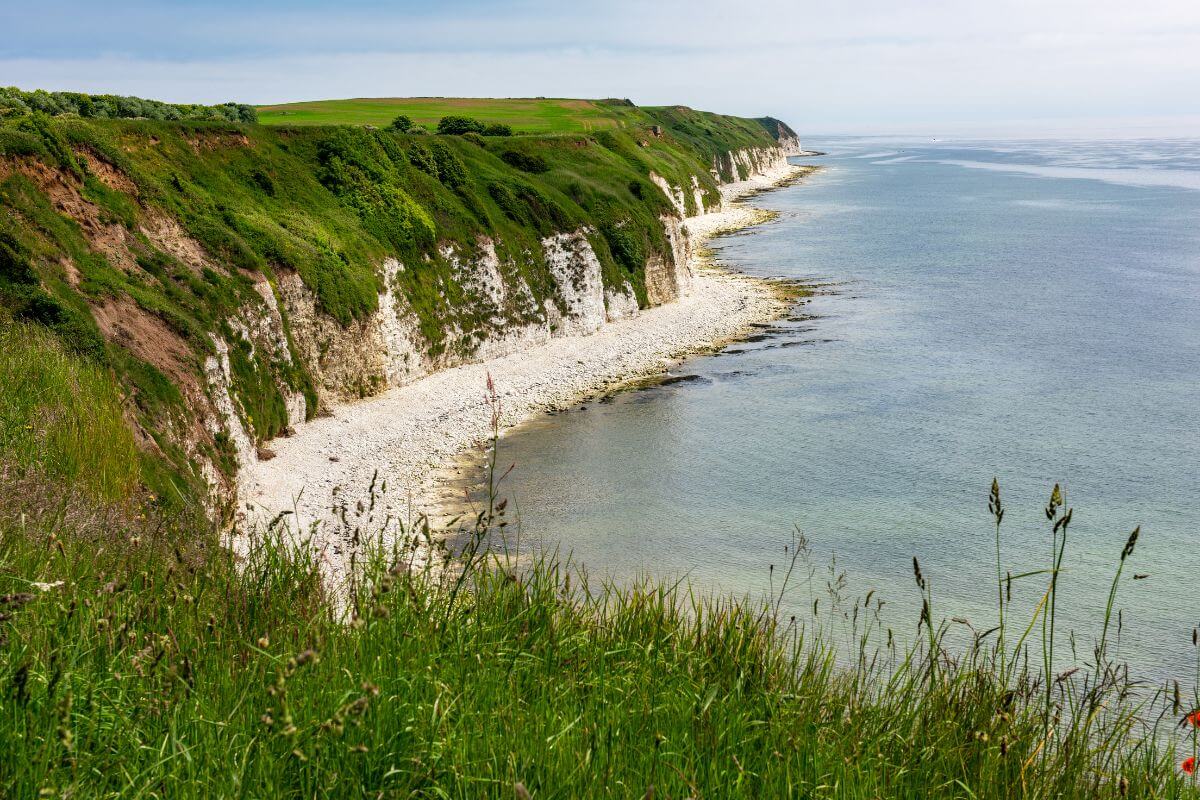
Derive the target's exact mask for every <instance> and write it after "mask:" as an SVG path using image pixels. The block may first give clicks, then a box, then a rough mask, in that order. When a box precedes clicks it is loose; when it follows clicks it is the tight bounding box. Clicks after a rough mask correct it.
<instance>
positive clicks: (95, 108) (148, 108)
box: [0, 86, 258, 122]
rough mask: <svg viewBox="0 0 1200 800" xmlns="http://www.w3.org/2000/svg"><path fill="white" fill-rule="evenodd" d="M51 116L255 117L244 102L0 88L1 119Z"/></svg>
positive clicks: (224, 119) (233, 119) (239, 119)
mask: <svg viewBox="0 0 1200 800" xmlns="http://www.w3.org/2000/svg"><path fill="white" fill-rule="evenodd" d="M34 113H37V114H48V115H49V116H52V117H59V116H76V117H85V118H90V119H161V120H184V119H190V120H213V121H219V122H256V121H257V120H258V114H257V113H256V112H255V110H254V107H253V106H248V105H246V104H245V103H221V104H220V105H215V106H205V105H198V104H196V103H164V102H162V101H161V100H147V99H145V98H143V97H128V96H124V95H115V94H85V93H83V92H47V91H46V90H44V89H37V90H34V91H32V92H25V91H22V90H20V89H18V88H17V87H15V86H0V118H4V117H21V116H26V115H28V114H34Z"/></svg>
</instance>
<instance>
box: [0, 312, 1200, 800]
mask: <svg viewBox="0 0 1200 800" xmlns="http://www.w3.org/2000/svg"><path fill="white" fill-rule="evenodd" d="M22 333H25V331H24V330H20V331H16V334H17V335H16V336H15V337H14V338H13V339H11V340H9V341H16V342H18V343H19V342H22V341H25V337H23V336H21V335H20V334H22ZM45 347H51V348H52V347H53V344H49V343H46V342H35V343H34V344H32V345H30V346H28V347H23V346H21V345H18V347H17V350H18V352H24V353H25V357H26V358H30V359H31V358H34V357H37V356H40V355H44V348H45ZM28 363H30V362H26V365H27V366H26V370H25V372H26V373H28V372H30V371H31V370H29V369H28ZM6 369H7V370H8V373H7V374H6V377H8V375H11V374H12V373H13V369H14V367H13V366H12V365H11V364H10V365H7V366H6ZM18 370H19V366H18ZM79 377H80V376H76V379H78V378H79ZM63 381H64V378H63V377H62V373H61V370H60V371H59V372H58V373H57V374H56V375H55V376H54V377H51V378H49V379H47V384H58V383H61V382H63ZM67 382H69V379H68V380H67ZM94 424H96V425H99V426H100V427H104V426H105V423H104V422H103V420H102V419H98V420H96V421H95V422H94ZM75 441H76V442H77V443H78V440H75ZM68 446H69V445H63V444H60V445H59V447H68ZM75 446H78V444H76V445H75ZM492 464H493V466H492V469H491V471H490V474H491V481H490V485H491V487H492V489H491V490H490V491H489V492H487V499H486V500H484V501H482V502H483V505H482V506H481V507H480V508H479V509H478V511H477V514H476V515H475V516H473V517H469V518H467V519H465V520H464V521H463V523H462V525H463V527H462V532H461V538H460V539H459V544H458V546H457V547H456V548H455V550H454V551H453V552H452V551H450V550H448V549H445V548H440V547H439V546H438V545H437V544H436V542H435V541H433V539H432V537H431V536H430V533H429V530H428V528H427V527H426V526H424V525H423V524H420V523H418V524H417V525H416V526H415V527H411V528H404V527H403V526H401V525H399V524H398V523H396V522H395V521H394V520H391V519H386V520H381V519H378V518H377V517H376V516H374V515H373V512H372V509H373V508H374V506H375V504H376V502H377V501H380V500H382V499H383V496H384V495H385V493H386V486H384V485H382V484H376V485H373V486H372V490H371V494H370V498H371V502H370V506H371V508H360V509H358V510H357V511H351V512H349V515H348V518H347V520H346V523H347V526H348V527H347V530H348V531H349V530H354V531H355V534H354V535H355V536H356V537H357V540H358V541H359V543H360V544H361V545H362V546H363V552H364V553H365V554H366V555H365V556H364V558H363V559H362V560H361V561H360V562H359V563H358V565H357V567H358V568H357V569H356V571H355V572H354V573H353V575H351V576H350V577H349V578H348V580H347V581H346V582H345V583H344V584H341V585H338V586H333V587H331V586H330V584H329V583H328V581H327V579H326V577H327V576H326V577H323V576H322V572H321V554H320V553H317V552H314V551H313V550H312V549H311V548H305V547H303V546H301V547H299V548H296V547H295V546H294V544H295V540H294V538H293V537H294V535H295V533H296V532H294V531H293V532H290V533H288V532H286V531H285V527H286V526H285V524H284V523H283V520H282V518H281V519H280V520H277V521H276V523H274V524H273V525H272V526H271V529H270V530H269V531H260V532H259V534H260V535H259V536H258V537H257V538H256V539H255V541H256V544H255V545H254V546H253V547H252V548H251V550H250V551H249V552H247V553H243V554H242V556H241V557H240V558H239V557H237V556H235V555H234V554H233V552H232V551H230V550H228V549H226V548H224V547H223V546H222V545H221V543H220V540H219V537H218V534H217V532H216V531H214V530H209V531H200V530H197V529H196V528H191V529H188V528H186V527H185V526H186V525H188V524H193V525H194V524H195V523H188V522H186V521H184V520H182V519H181V518H179V517H178V516H172V515H171V514H169V513H167V512H166V511H165V510H164V509H162V508H156V507H155V506H154V504H153V500H152V499H151V498H145V497H143V498H139V499H138V500H137V501H136V502H127V503H123V504H122V503H112V502H97V501H95V500H94V499H90V498H89V494H90V496H91V497H94V496H95V494H94V492H95V488H96V487H89V486H88V485H87V484H86V482H85V483H82V484H81V483H80V482H79V481H65V480H61V479H59V478H57V477H56V479H55V481H54V483H53V487H54V488H53V490H51V491H46V488H47V485H45V484H40V483H39V482H38V481H37V480H35V479H33V478H31V477H30V476H29V475H28V474H25V475H24V476H22V477H14V474H13V473H11V472H6V473H4V478H5V485H4V486H3V487H2V488H3V490H4V491H3V493H2V494H0V497H2V498H3V501H2V502H0V604H2V605H3V609H2V614H3V618H2V621H0V637H2V642H3V644H2V645H0V647H2V649H0V736H3V741H4V742H5V748H6V755H5V758H3V759H0V791H2V792H3V793H4V794H5V795H6V796H13V797H35V796H37V797H152V796H168V797H180V798H185V797H206V798H209V797H306V798H309V797H360V796H361V797H411V796H417V797H480V796H483V797H501V798H510V797H518V798H525V797H622V798H623V797H748V798H749V797H852V798H859V797H861V798H875V797H932V798H937V797H946V798H961V797H976V798H992V797H995V798H1011V797H1037V798H1050V797H1054V798H1095V797H1113V798H1118V797H1195V796H1197V793H1196V791H1195V784H1194V782H1193V777H1192V775H1191V774H1190V770H1189V766H1190V765H1192V764H1194V761H1189V760H1187V759H1192V758H1194V755H1195V748H1196V738H1195V737H1196V727H1195V725H1196V722H1197V721H1198V719H1197V715H1196V714H1195V713H1192V711H1193V708H1194V705H1193V703H1194V699H1193V698H1191V697H1188V698H1187V699H1186V701H1185V700H1184V699H1182V698H1181V697H1180V696H1179V695H1178V693H1177V692H1178V690H1176V694H1175V695H1174V696H1173V697H1172V696H1171V695H1170V694H1169V693H1165V692H1161V693H1159V694H1156V695H1154V696H1151V697H1142V699H1140V700H1139V699H1138V698H1139V697H1140V696H1139V695H1138V694H1137V693H1136V692H1135V691H1134V690H1135V688H1136V687H1135V686H1134V685H1133V684H1132V683H1131V682H1130V680H1129V678H1128V677H1127V676H1126V675H1125V674H1124V673H1123V672H1122V670H1121V668H1120V666H1119V665H1117V664H1114V663H1112V662H1111V661H1110V660H1109V658H1108V656H1107V654H1106V653H1107V651H1106V648H1105V641H1104V639H1103V638H1102V639H1101V641H1100V642H1099V643H1098V644H1097V646H1096V648H1095V650H1094V659H1093V660H1092V662H1091V663H1090V664H1089V663H1080V664H1079V665H1076V666H1075V667H1072V668H1069V669H1066V670H1064V671H1061V672H1056V671H1055V670H1053V669H1050V664H1052V663H1057V662H1052V661H1050V660H1048V659H1047V660H1043V653H1044V652H1045V650H1044V647H1045V646H1046V645H1047V644H1048V642H1049V639H1048V638H1047V635H1048V634H1047V631H1048V626H1052V625H1053V622H1054V617H1053V607H1054V604H1053V602H1052V601H1050V602H1047V601H1046V599H1047V598H1052V597H1053V593H1054V575H1055V574H1056V573H1055V572H1054V570H1055V569H1057V568H1061V567H1062V563H1063V558H1064V556H1063V555H1061V554H1062V553H1066V552H1068V551H1067V550H1066V548H1065V540H1066V536H1067V532H1068V529H1069V519H1070V516H1071V512H1070V510H1069V509H1065V508H1063V506H1062V504H1061V495H1060V494H1059V493H1058V491H1057V487H1056V488H1055V491H1054V492H1053V493H1052V494H1051V499H1050V502H1049V504H1048V506H1047V536H1048V537H1049V536H1051V535H1053V536H1054V537H1055V540H1056V543H1059V542H1062V543H1064V546H1063V547H1061V548H1060V549H1059V550H1058V551H1057V552H1058V553H1060V555H1058V556H1057V557H1056V561H1055V563H1054V564H1053V565H1047V569H1046V570H1044V571H1042V572H1039V573H1036V574H1029V575H1023V576H1008V575H1005V574H1004V573H1003V566H1004V565H1003V563H998V579H997V586H996V587H995V590H997V592H998V597H999V603H1000V604H1001V605H1000V608H998V609H997V612H998V618H1002V619H1003V623H1002V624H1001V625H1000V627H996V626H994V625H992V624H991V623H990V622H987V621H983V620H976V623H977V624H978V628H972V629H970V630H971V631H972V633H971V635H970V636H969V637H967V638H966V640H965V643H963V644H962V645H961V646H960V645H958V644H951V643H950V637H949V636H948V633H949V631H950V629H951V628H961V627H962V626H964V625H965V624H966V623H965V621H962V620H956V621H953V622H952V621H950V620H948V619H947V618H945V617H943V616H942V615H943V614H944V613H946V612H945V611H944V610H942V609H941V608H940V607H938V606H937V605H936V604H935V602H934V601H935V599H936V586H935V585H934V584H933V582H932V580H931V579H930V578H929V577H928V576H926V575H924V574H923V573H922V571H921V569H920V565H919V562H917V561H916V560H914V564H913V567H914V585H913V586H912V587H911V589H910V591H912V592H914V593H915V594H916V595H918V596H920V597H921V598H922V613H921V615H920V618H919V621H918V622H917V623H916V629H915V631H913V632H910V633H909V634H908V635H905V634H903V633H899V634H897V635H896V636H893V635H892V631H890V630H885V628H884V627H883V626H882V624H881V623H880V622H879V617H878V613H879V610H880V608H881V607H882V600H881V598H880V597H878V596H876V595H874V594H873V593H868V594H867V595H865V596H860V597H854V596H852V595H851V593H850V592H849V591H848V589H847V587H846V584H845V583H844V582H843V581H841V580H831V581H830V582H828V583H827V584H826V586H825V587H824V588H819V587H820V586H821V583H822V581H821V580H820V579H819V578H815V577H814V576H815V575H816V572H815V567H814V565H812V564H810V563H809V561H808V550H807V547H806V543H805V541H804V539H803V537H800V536H794V537H793V538H792V539H791V540H790V541H789V542H788V543H787V546H786V548H785V549H784V551H783V554H782V555H783V559H782V561H781V563H780V565H779V566H778V568H775V567H772V568H771V570H772V573H773V575H774V576H775V580H776V583H775V587H776V588H775V589H774V590H773V591H772V594H771V596H770V597H768V598H762V599H756V598H744V599H741V600H738V599H722V598H714V597H709V596H704V595H700V594H697V593H695V592H693V591H691V590H690V589H689V588H688V587H687V586H686V584H682V583H671V584H663V583H655V582H650V581H639V582H635V583H633V584H626V585H617V584H613V583H603V584H595V583H589V582H588V580H587V577H586V576H585V575H581V574H579V573H577V572H575V571H573V570H572V568H571V565H570V564H569V562H562V561H559V560H557V559H556V558H554V557H552V556H548V555H544V556H541V557H535V558H534V559H533V560H532V562H528V561H527V562H523V563H520V564H519V565H518V564H516V563H514V562H513V561H511V560H510V559H509V558H507V557H506V556H505V555H504V550H503V547H501V546H499V545H500V543H503V542H505V541H511V537H512V536H513V534H514V531H515V527H516V524H515V523H514V522H513V521H512V520H510V519H509V517H508V515H507V508H508V503H507V501H506V500H505V499H504V498H503V497H502V496H501V492H500V490H499V486H500V485H501V483H500V482H499V481H498V480H497V472H496V469H495V463H494V459H493V462H492ZM39 487H41V488H39ZM981 506H982V504H981ZM989 508H990V516H991V522H992V524H993V525H994V531H995V533H996V536H997V541H998V542H999V541H1000V536H1001V531H1002V522H1003V517H1004V509H1003V506H1002V504H1001V502H1000V490H999V486H998V485H994V486H993V491H992V497H991V502H990V506H989ZM980 511H981V514H980V522H981V523H984V522H985V516H984V514H983V513H982V511H983V509H982V508H980ZM1064 520H1067V521H1066V522H1064ZM1136 543H1137V542H1136V534H1135V535H1133V536H1130V537H1128V539H1127V540H1126V542H1125V545H1124V547H1123V548H1122V547H1118V548H1117V551H1116V552H1114V570H1115V574H1116V578H1115V579H1114V582H1113V594H1114V599H1115V598H1116V596H1117V595H1118V590H1119V587H1120V585H1121V577H1122V568H1123V567H1124V565H1125V563H1126V561H1127V560H1128V559H1132V558H1133V557H1134V556H1135V549H1136ZM431 552H432V553H434V554H435V555H436V558H434V559H433V560H432V561H430V560H427V559H426V558H425V555H426V554H428V553H431ZM1028 591H1033V592H1035V593H1039V594H1042V595H1043V596H1044V599H1043V602H1041V603H1039V604H1038V606H1037V611H1036V612H1035V615H1034V616H1033V618H1031V619H1015V618H1014V617H1013V616H1012V615H1011V612H1010V614H1009V615H1008V616H1004V615H1003V609H1004V606H1005V604H1006V597H1008V596H1011V595H1010V594H1009V593H1012V592H1028ZM1116 607H1117V606H1116V605H1114V604H1110V607H1109V609H1108V611H1107V612H1105V621H1106V622H1107V621H1109V620H1111V619H1112V617H1113V614H1114V613H1115V608H1116ZM1061 634H1062V632H1060V635H1061ZM959 638H960V640H961V637H959ZM902 642H905V643H903V644H902Z"/></svg>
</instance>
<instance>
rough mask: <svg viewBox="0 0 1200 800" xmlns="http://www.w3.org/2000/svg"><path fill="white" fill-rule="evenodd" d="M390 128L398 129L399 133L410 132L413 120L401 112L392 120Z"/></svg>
mask: <svg viewBox="0 0 1200 800" xmlns="http://www.w3.org/2000/svg"><path fill="white" fill-rule="evenodd" d="M388 128H390V129H391V130H394V131H396V132H397V133H408V132H409V131H411V130H412V129H413V121H412V119H410V118H409V117H408V116H407V115H405V114H401V115H399V116H398V117H396V118H395V119H394V120H392V122H391V124H390V125H388Z"/></svg>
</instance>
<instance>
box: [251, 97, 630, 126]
mask: <svg viewBox="0 0 1200 800" xmlns="http://www.w3.org/2000/svg"><path fill="white" fill-rule="evenodd" d="M618 109H619V107H618V106H614V105H610V104H605V103H602V102H599V101H594V100H570V99H560V98H544V97H539V98H504V99H501V98H471V97H376V98H361V97H360V98H354V99H347V100H315V101H310V102H303V103H283V104H280V105H272V106H259V107H258V120H259V122H261V123H262V124H264V125H375V126H378V127H384V126H386V125H387V124H388V123H390V122H391V121H392V120H393V119H395V118H396V117H397V116H399V115H400V114H404V115H406V116H408V117H409V118H410V119H412V121H413V122H415V123H416V124H418V125H420V126H422V127H424V128H426V129H428V130H430V131H432V130H434V129H435V128H436V127H437V123H438V120H439V119H441V118H442V117H445V116H452V115H462V116H468V117H474V118H476V119H479V120H482V121H483V122H485V123H490V122H503V123H507V124H509V125H511V126H512V127H513V130H514V131H519V132H526V133H528V132H537V133H581V132H585V131H594V130H604V129H606V128H614V127H619V126H621V125H622V124H624V117H623V115H622V114H621V113H619V110H618Z"/></svg>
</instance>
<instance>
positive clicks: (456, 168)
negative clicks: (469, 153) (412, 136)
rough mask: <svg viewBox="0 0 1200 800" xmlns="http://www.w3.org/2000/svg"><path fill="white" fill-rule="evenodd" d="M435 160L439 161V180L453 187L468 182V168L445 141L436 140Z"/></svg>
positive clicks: (433, 149)
mask: <svg viewBox="0 0 1200 800" xmlns="http://www.w3.org/2000/svg"><path fill="white" fill-rule="evenodd" d="M432 152H433V160H434V161H435V162H436V163H437V176H438V180H440V181H441V182H442V184H443V185H445V186H449V187H450V188H451V189H453V188H456V187H458V186H462V185H463V184H464V183H466V182H467V168H466V165H464V164H463V162H462V160H461V159H460V158H459V157H458V156H457V155H455V154H454V151H453V150H451V149H450V148H449V147H447V146H446V143H445V142H434V143H433V147H432Z"/></svg>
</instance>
